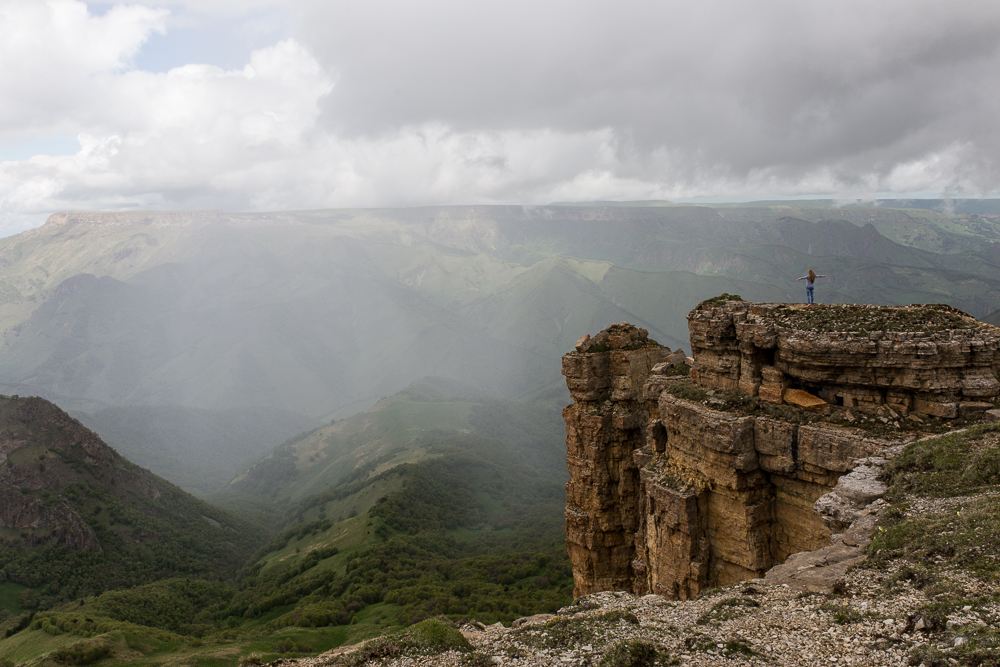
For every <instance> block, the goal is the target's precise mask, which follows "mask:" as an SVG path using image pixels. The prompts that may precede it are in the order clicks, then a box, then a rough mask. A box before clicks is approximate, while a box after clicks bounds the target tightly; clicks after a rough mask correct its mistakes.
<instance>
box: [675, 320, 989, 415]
mask: <svg viewBox="0 0 1000 667" xmlns="http://www.w3.org/2000/svg"><path fill="white" fill-rule="evenodd" d="M688 325H689V329H690V332H691V352H692V356H693V357H694V358H695V360H696V363H695V371H694V374H693V375H692V378H693V379H695V380H696V381H697V382H698V383H700V384H702V385H704V386H706V387H713V388H716V389H732V388H737V387H738V388H739V389H741V390H742V391H744V392H746V393H747V394H749V395H751V396H759V397H760V398H761V399H762V400H766V401H770V402H773V403H781V402H782V401H783V399H786V392H787V390H789V389H799V390H804V391H806V392H807V393H813V394H816V395H818V396H819V397H821V398H823V399H825V400H826V401H827V402H829V403H833V404H838V405H843V406H846V407H876V406H880V405H888V406H890V407H892V408H894V409H896V410H901V411H903V412H909V411H911V410H912V411H914V412H918V413H921V414H925V415H930V416H935V417H944V418H954V417H957V416H959V414H965V413H969V412H975V411H980V410H986V409H988V408H989V407H992V406H990V405H986V402H987V401H992V400H993V399H995V398H996V397H997V395H998V394H1000V382H997V375H998V371H1000V329H998V328H997V327H994V326H992V325H988V324H983V323H981V322H979V321H977V320H976V319H975V318H973V317H971V316H969V315H966V314H965V313H962V312H961V311H959V310H956V309H954V308H951V307H950V306H906V307H892V306H854V305H833V306H825V305H824V306H812V307H806V306H802V305H799V304H796V305H789V304H774V303H749V302H746V301H725V302H722V303H717V304H712V303H703V304H701V305H699V307H698V308H696V309H695V310H693V311H691V314H690V315H689V316H688Z"/></svg>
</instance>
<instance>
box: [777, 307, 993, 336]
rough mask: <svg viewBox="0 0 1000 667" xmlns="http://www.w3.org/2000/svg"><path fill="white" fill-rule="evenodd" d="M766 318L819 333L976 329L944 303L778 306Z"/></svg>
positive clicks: (971, 323)
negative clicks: (903, 305) (900, 305)
mask: <svg viewBox="0 0 1000 667" xmlns="http://www.w3.org/2000/svg"><path fill="white" fill-rule="evenodd" d="M767 317H768V318H770V319H772V320H774V321H776V322H777V323H778V324H780V325H782V326H787V327H789V328H792V329H796V330H799V331H815V332H819V333H841V332H856V333H871V332H879V331H881V332H926V333H936V332H940V331H948V330H953V329H975V328H977V327H979V326H982V325H981V324H980V323H979V322H977V321H976V320H975V319H974V318H972V317H971V316H969V315H966V314H965V313H963V312H962V311H960V310H957V309H955V308H952V307H951V306H948V305H944V304H914V305H912V306H905V307H899V306H873V305H863V304H862V305H855V304H832V305H827V304H816V305H814V306H810V307H808V308H803V307H791V306H786V305H781V306H777V307H776V308H774V309H773V310H771V311H770V312H768V314H767Z"/></svg>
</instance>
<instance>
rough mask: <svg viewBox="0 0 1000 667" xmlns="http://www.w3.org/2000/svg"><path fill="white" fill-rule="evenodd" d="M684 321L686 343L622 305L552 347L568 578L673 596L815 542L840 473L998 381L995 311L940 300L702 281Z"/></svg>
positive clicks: (972, 413) (977, 406)
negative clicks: (707, 295) (767, 295)
mask: <svg viewBox="0 0 1000 667" xmlns="http://www.w3.org/2000/svg"><path fill="white" fill-rule="evenodd" d="M688 324H689V330H690V334H691V349H692V358H690V359H685V358H684V357H683V355H678V354H677V353H676V352H675V353H673V354H671V353H670V350H669V349H667V348H665V347H662V346H660V345H658V344H657V343H655V342H654V341H651V340H650V339H649V338H648V335H647V333H646V332H645V331H644V330H643V329H638V328H636V327H633V326H631V325H629V324H627V323H622V324H618V325H614V326H612V327H609V328H608V329H606V330H604V331H602V332H601V333H600V334H598V335H597V336H595V337H594V338H590V337H589V336H587V337H584V338H583V339H581V340H580V341H579V342H578V343H577V346H576V350H575V351H574V352H571V353H569V354H567V355H565V356H564V357H563V369H562V370H563V374H564V375H565V376H566V381H567V384H568V386H569V389H570V394H571V396H572V398H573V403H572V405H569V406H567V407H566V408H565V409H564V411H563V416H564V418H565V420H566V442H567V464H568V467H569V472H570V481H569V483H568V484H567V486H566V489H567V505H566V544H567V548H568V551H569V556H570V560H571V562H572V564H573V572H574V578H575V583H576V588H575V595H578V596H579V595H585V594H589V593H593V592H596V591H602V590H627V591H631V592H634V593H637V594H645V593H650V592H651V593H657V594H660V595H663V596H666V597H668V598H675V599H676V598H680V599H689V598H693V597H696V596H697V595H698V593H699V592H700V591H702V590H704V589H705V588H706V587H713V586H718V585H726V584H730V583H733V582H736V581H740V580H745V579H750V578H755V577H761V576H763V575H764V574H765V572H767V571H768V570H769V569H770V568H772V567H773V566H775V565H778V564H780V563H783V562H784V561H785V560H786V559H787V558H788V556H790V555H791V554H795V553H798V552H803V551H812V550H816V549H820V548H825V547H829V546H830V545H831V534H832V532H833V531H845V530H847V528H848V527H849V524H850V520H845V521H846V523H845V522H844V521H839V520H837V519H836V518H831V516H832V515H836V512H837V511H840V510H838V508H837V507H833V506H831V498H833V499H834V501H833V504H834V505H836V502H839V501H838V500H837V499H838V498H840V497H839V496H837V495H836V494H835V493H834V494H832V495H829V494H831V491H832V490H833V489H834V488H835V487H837V488H840V487H838V486H837V485H838V480H840V479H841V477H842V476H844V475H845V474H846V473H849V472H851V471H853V470H854V469H855V468H857V467H858V466H859V465H860V463H862V462H868V461H876V460H878V458H877V457H879V456H880V455H883V454H885V453H887V452H888V451H890V450H892V449H893V448H895V447H897V446H898V445H900V444H902V443H905V442H908V441H912V440H914V439H915V438H916V437H917V435H918V434H920V433H922V432H924V431H928V430H929V431H938V432H939V431H941V430H945V429H947V428H949V425H950V424H952V423H953V422H952V421H951V420H954V419H956V418H957V419H958V421H959V422H964V421H967V420H971V419H976V418H978V417H979V416H981V415H982V414H983V413H984V412H985V411H987V410H989V409H991V408H993V401H994V400H995V399H996V398H997V395H998V393H1000V383H998V382H997V373H998V371H1000V329H998V328H996V327H993V326H990V325H984V324H981V323H979V322H977V321H976V320H975V319H973V318H971V317H969V316H968V315H965V314H964V313H961V312H960V311H956V310H954V309H952V308H949V307H947V306H910V307H905V308H891V307H868V306H813V307H809V308H806V307H805V306H788V305H784V304H754V303H749V302H744V301H740V300H723V299H719V300H713V301H710V302H705V303H702V304H700V305H699V306H698V307H697V308H696V309H695V310H693V311H691V313H690V314H689V315H688ZM688 365H690V372H689V374H688V372H687V370H688ZM688 375H689V376H690V377H687V376H688ZM872 457H875V458H872ZM862 477H863V475H862ZM842 486H844V485H842ZM847 493H848V492H847V491H845V492H844V494H845V495H846V494H847ZM861 495H864V494H861ZM859 497H860V496H859ZM820 498H823V499H824V500H823V501H822V502H821V503H820V505H821V506H822V507H820V509H825V514H826V515H827V516H826V517H825V519H826V520H825V521H824V516H823V515H821V513H820V511H818V510H817V508H815V507H814V505H816V504H817V501H818V500H819V499H820ZM872 499H873V498H865V499H864V502H870V501H871V500H872ZM854 500H857V499H854ZM864 502H862V503H861V505H863V504H864ZM855 514H856V513H855Z"/></svg>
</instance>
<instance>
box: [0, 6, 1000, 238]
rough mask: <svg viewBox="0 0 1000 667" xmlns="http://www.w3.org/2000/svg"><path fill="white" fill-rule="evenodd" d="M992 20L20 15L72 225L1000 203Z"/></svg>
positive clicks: (604, 13) (15, 43)
mask: <svg viewBox="0 0 1000 667" xmlns="http://www.w3.org/2000/svg"><path fill="white" fill-rule="evenodd" d="M998 34H1000V3H997V2H993V1H992V0H980V1H977V2H962V1H961V0H953V1H952V2H948V3H943V2H940V1H939V0H880V1H879V2H871V1H870V0H838V1H836V2H834V1H832V0H816V1H812V2H802V1H801V0H784V1H779V0H759V1H757V2H746V0H707V1H695V0H687V1H683V2H680V1H676V0H642V1H640V0H616V1H615V2H608V1H607V0H602V1H600V2H597V1H594V0H530V1H524V0H502V1H499V0H476V2H468V1H467V0H461V1H460V0H419V1H418V2H414V0H363V1H362V0H283V1H277V0H198V1H197V2H194V1H187V0H167V1H164V2H133V3H123V4H112V3H102V2H89V3H88V2H82V1H79V0H0V235H8V234H12V233H16V232H18V231H21V230H24V229H28V228H31V227H36V226H38V225H40V224H42V223H43V222H44V220H45V218H46V217H47V216H48V215H50V214H51V213H53V212H55V211H60V210H69V209H83V210H133V209H222V210H229V211H264V210H281V209H316V208H338V207H382V206H421V205H442V204H545V203H550V202H556V201H595V200H651V199H666V200H671V201H722V200H729V201H746V200H754V199H775V198H833V199H838V200H845V201H846V200H855V199H857V198H862V199H872V198H876V197H989V196H993V197H996V196H1000V125H998V122H997V119H998V118H1000V39H997V38H996V35H998Z"/></svg>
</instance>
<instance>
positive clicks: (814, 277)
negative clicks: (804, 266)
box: [809, 269, 816, 281]
mask: <svg viewBox="0 0 1000 667" xmlns="http://www.w3.org/2000/svg"><path fill="white" fill-rule="evenodd" d="M809 280H810V281H814V280H816V272H815V271H813V270H812V269H809Z"/></svg>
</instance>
